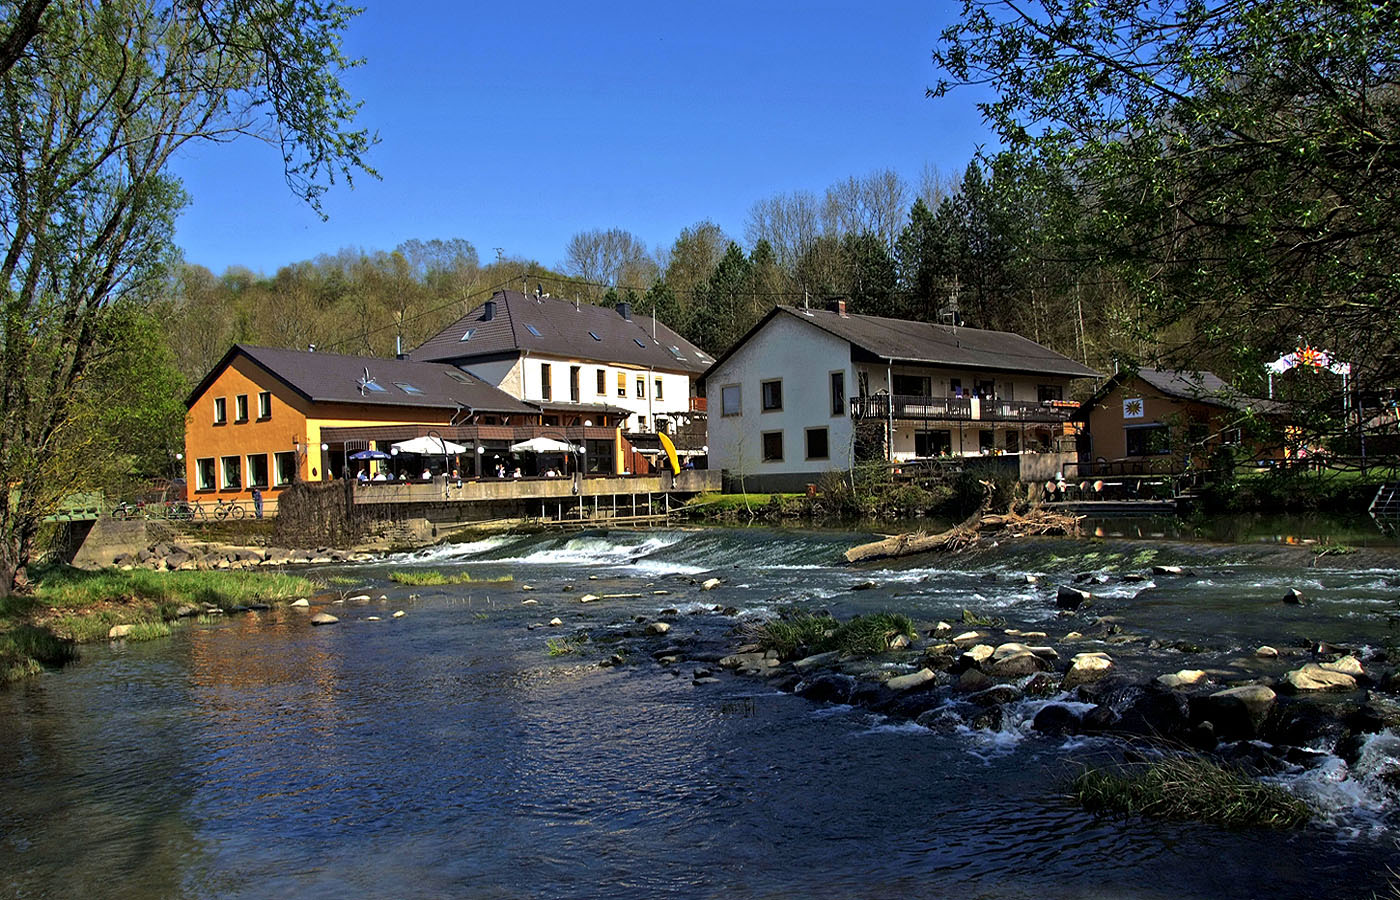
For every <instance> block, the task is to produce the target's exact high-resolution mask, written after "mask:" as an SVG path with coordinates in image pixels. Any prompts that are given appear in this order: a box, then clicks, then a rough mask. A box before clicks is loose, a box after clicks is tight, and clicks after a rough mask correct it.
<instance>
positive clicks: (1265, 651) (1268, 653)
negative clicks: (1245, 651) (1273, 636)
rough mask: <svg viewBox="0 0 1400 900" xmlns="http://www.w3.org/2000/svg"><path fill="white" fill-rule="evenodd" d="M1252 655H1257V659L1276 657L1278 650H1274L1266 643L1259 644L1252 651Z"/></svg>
mask: <svg viewBox="0 0 1400 900" xmlns="http://www.w3.org/2000/svg"><path fill="white" fill-rule="evenodd" d="M1254 655H1255V656H1257V657H1258V658H1259V659H1278V651H1277V650H1275V649H1274V648H1273V647H1270V646H1269V645H1268V644H1262V645H1260V646H1259V647H1258V648H1257V649H1256V650H1255V651H1254Z"/></svg>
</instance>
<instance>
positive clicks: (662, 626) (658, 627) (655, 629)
mask: <svg viewBox="0 0 1400 900" xmlns="http://www.w3.org/2000/svg"><path fill="white" fill-rule="evenodd" d="M670 630H671V626H670V625H669V624H668V623H666V622H652V623H651V624H650V625H648V626H647V634H665V633H666V632H668V631H670Z"/></svg>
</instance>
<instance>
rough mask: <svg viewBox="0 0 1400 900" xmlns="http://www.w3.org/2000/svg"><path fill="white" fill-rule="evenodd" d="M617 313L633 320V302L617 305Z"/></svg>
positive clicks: (628, 319)
mask: <svg viewBox="0 0 1400 900" xmlns="http://www.w3.org/2000/svg"><path fill="white" fill-rule="evenodd" d="M617 314H618V315H619V316H622V318H624V319H626V320H627V321H629V322H630V321H632V304H630V303H619V304H618V305H617Z"/></svg>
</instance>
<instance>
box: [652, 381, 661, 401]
mask: <svg viewBox="0 0 1400 900" xmlns="http://www.w3.org/2000/svg"><path fill="white" fill-rule="evenodd" d="M651 389H652V390H651V396H652V399H654V400H660V399H661V379H660V378H658V379H656V380H655V381H653V382H652V385H651Z"/></svg>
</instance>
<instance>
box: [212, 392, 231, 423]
mask: <svg viewBox="0 0 1400 900" xmlns="http://www.w3.org/2000/svg"><path fill="white" fill-rule="evenodd" d="M227 421H228V399H227V398H225V397H215V398H214V424H215V425H223V424H224V423H226V422H227Z"/></svg>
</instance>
